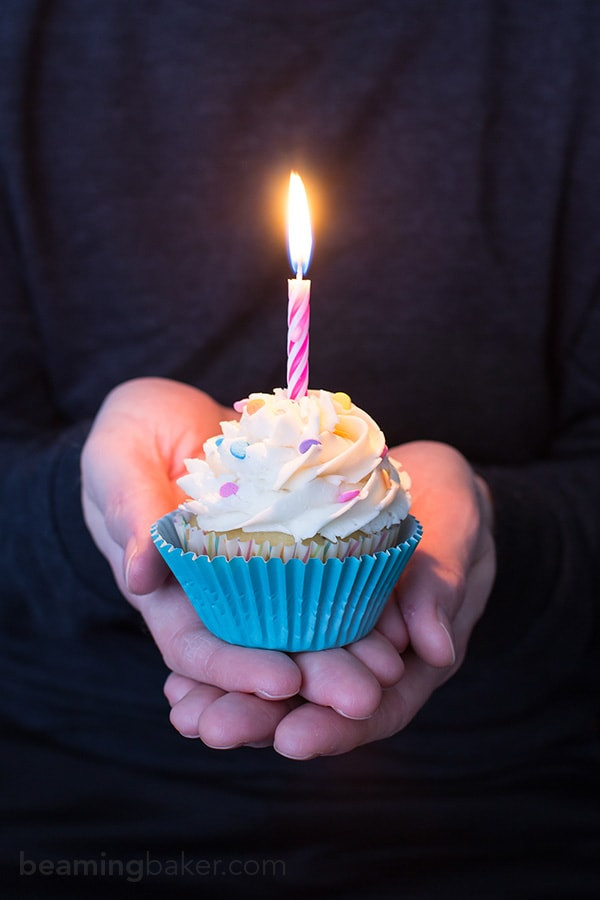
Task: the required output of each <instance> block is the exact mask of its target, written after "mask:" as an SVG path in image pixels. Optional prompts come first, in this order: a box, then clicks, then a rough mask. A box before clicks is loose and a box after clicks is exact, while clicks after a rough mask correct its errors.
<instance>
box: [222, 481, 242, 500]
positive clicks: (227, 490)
mask: <svg viewBox="0 0 600 900" xmlns="http://www.w3.org/2000/svg"><path fill="white" fill-rule="evenodd" d="M238 491H239V488H238V486H237V484H235V483H234V482H233V481H226V482H225V484H222V485H221V487H220V488H219V494H220V495H221V497H232V496H233V495H234V494H237V492H238Z"/></svg>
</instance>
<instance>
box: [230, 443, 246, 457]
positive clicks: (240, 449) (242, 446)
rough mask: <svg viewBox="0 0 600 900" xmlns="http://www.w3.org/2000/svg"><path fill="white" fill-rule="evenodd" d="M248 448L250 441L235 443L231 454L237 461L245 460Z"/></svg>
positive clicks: (231, 448)
mask: <svg viewBox="0 0 600 900" xmlns="http://www.w3.org/2000/svg"><path fill="white" fill-rule="evenodd" d="M247 446H248V441H234V442H233V444H232V445H231V447H230V448H229V452H230V453H231V455H232V456H235V458H236V459H245V458H246V447H247Z"/></svg>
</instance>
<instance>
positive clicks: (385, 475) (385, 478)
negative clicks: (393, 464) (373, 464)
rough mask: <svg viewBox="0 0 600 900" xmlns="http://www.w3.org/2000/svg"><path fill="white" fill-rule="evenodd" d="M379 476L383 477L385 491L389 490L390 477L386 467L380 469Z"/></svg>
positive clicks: (390, 484)
mask: <svg viewBox="0 0 600 900" xmlns="http://www.w3.org/2000/svg"><path fill="white" fill-rule="evenodd" d="M381 477H382V478H383V483H384V485H385V489H386V491H389V489H390V488H391V486H392V479H391V478H390V473H389V472H388V471H387V469H382V470H381Z"/></svg>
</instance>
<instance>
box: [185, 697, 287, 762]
mask: <svg viewBox="0 0 600 900" xmlns="http://www.w3.org/2000/svg"><path fill="white" fill-rule="evenodd" d="M188 696H189V695H188ZM186 700H187V698H186ZM289 710H290V706H289V704H288V702H286V701H275V702H273V701H269V700H261V699H260V698H259V697H255V696H253V695H252V694H240V693H228V694H223V696H221V697H219V698H218V699H216V700H215V701H214V702H213V703H210V704H209V705H207V706H206V707H205V708H204V709H203V710H202V712H201V713H200V716H199V719H198V722H197V729H198V735H199V737H200V738H201V739H202V741H203V743H205V744H206V745H207V746H208V747H212V748H214V749H216V750H229V749H232V748H233V747H241V746H243V745H253V746H257V745H259V746H264V745H266V744H268V745H270V744H271V743H272V742H273V737H274V734H275V730H276V728H277V726H278V724H279V723H280V722H281V720H282V719H283V718H284V717H285V716H286V715H287V713H288V712H289Z"/></svg>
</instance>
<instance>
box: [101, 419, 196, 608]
mask: <svg viewBox="0 0 600 900" xmlns="http://www.w3.org/2000/svg"><path fill="white" fill-rule="evenodd" d="M89 443H90V447H89V448H87V450H86V451H84V453H86V454H87V455H86V457H85V459H84V466H87V468H88V470H90V471H91V470H92V468H93V465H92V463H90V457H91V456H92V454H93V455H94V456H95V457H96V458H105V459H108V460H110V465H104V466H103V467H102V470H101V471H102V474H101V477H100V476H99V474H95V475H94V476H93V477H90V478H88V479H87V480H85V482H84V483H85V486H86V487H85V491H84V494H83V508H84V515H85V516H86V522H87V525H88V528H89V529H90V531H91V533H92V534H93V535H94V537H95V539H96V542H97V543H98V545H99V546H100V549H101V551H102V552H103V553H104V554H105V555H109V562H110V563H111V566H112V567H113V571H114V572H115V577H117V579H118V580H119V582H123V583H125V584H126V586H127V590H128V591H130V592H131V593H134V594H145V593H149V592H150V591H152V590H156V588H157V587H159V585H160V584H161V583H162V581H163V580H164V578H165V574H166V572H167V567H166V565H165V563H164V562H163V561H162V559H161V557H160V554H158V553H157V551H156V548H155V547H154V545H153V541H152V538H151V536H150V526H151V525H152V523H153V522H155V521H156V519H158V518H160V516H161V515H164V514H165V513H167V512H170V511H171V510H172V509H174V508H175V507H176V506H177V505H178V503H179V502H180V500H181V496H182V495H181V491H180V490H179V488H178V487H177V486H176V485H175V484H174V483H173V482H171V481H170V480H169V478H168V476H167V473H166V472H165V470H164V463H162V462H161V461H159V460H156V459H154V458H149V457H148V456H146V455H145V454H144V453H142V452H141V453H137V454H132V453H128V454H122V455H119V453H118V452H115V447H114V446H113V439H112V438H111V439H110V440H107V439H106V438H103V437H97V438H95V439H93V440H92V439H90V442H89ZM97 470H98V466H97V465H96V467H95V472H97Z"/></svg>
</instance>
